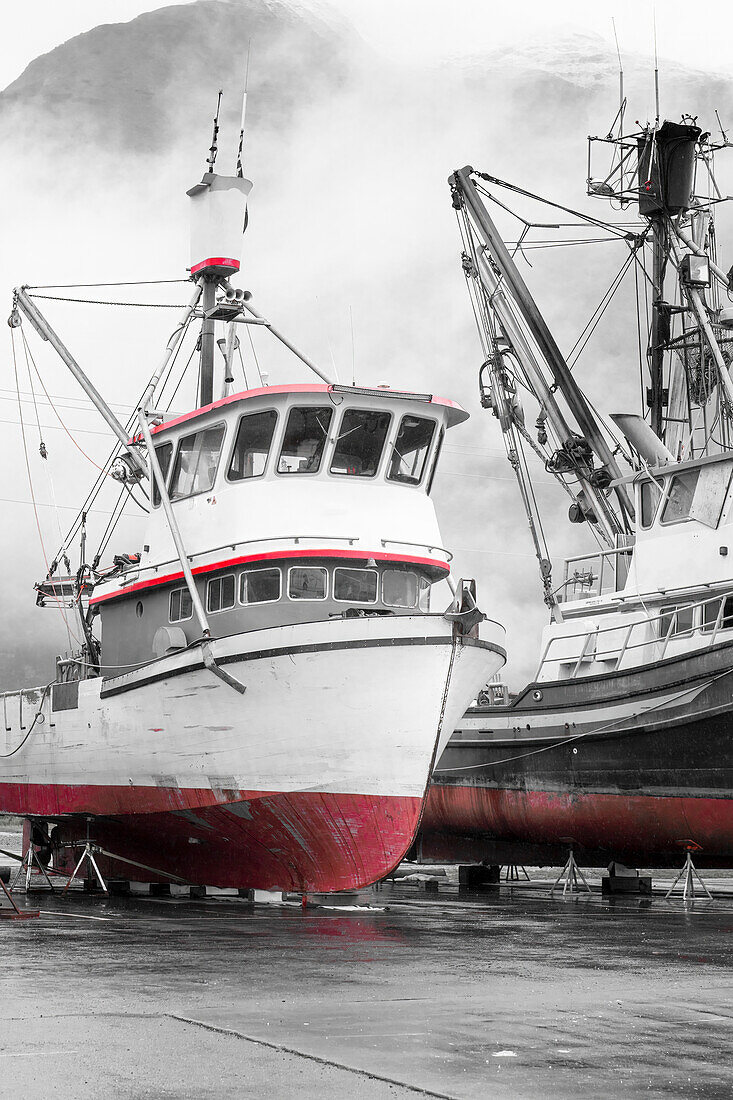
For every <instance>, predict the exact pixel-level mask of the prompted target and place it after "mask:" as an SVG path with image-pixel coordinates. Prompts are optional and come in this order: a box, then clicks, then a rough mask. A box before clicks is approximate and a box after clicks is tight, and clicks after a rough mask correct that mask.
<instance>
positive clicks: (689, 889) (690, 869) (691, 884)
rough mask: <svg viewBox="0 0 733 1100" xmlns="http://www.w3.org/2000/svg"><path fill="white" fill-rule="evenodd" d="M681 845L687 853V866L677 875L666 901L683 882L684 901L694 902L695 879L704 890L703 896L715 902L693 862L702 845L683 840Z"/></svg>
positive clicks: (665, 896)
mask: <svg viewBox="0 0 733 1100" xmlns="http://www.w3.org/2000/svg"><path fill="white" fill-rule="evenodd" d="M680 843H681V844H682V847H683V848H684V850H685V853H686V855H685V865H684V867H683V868H682V870H681V871H680V873H679V874H678V875H677V878H676V879H675V880H674V882H673V883H672V885H671V886H670V888H669V890H668V891H667V893H666V894H665V895H664V900H665V901H667V899H668V898H670V897H671V896H672V893H673V891H674V890H675V888H676V886H677V883H678V882H679V881H680V880H682V901H694V900H695V879H697V881H698V883H699V884H700V887H701V888H702V892H703V895H704V896H705V897H706V898H708V899H709V900H710V901H713V900H714V899H713V895H712V894H711V893H710V891H709V890H708V888H707V886H706V885H705V883H704V882H703V880H702V879H701V878H700V876H699V874H698V873H697V868H696V867H695V864H694V863H693V861H692V853H693V852H699V851H700V845H699V844H696V843H695V841H694V840H683V841H681V842H680Z"/></svg>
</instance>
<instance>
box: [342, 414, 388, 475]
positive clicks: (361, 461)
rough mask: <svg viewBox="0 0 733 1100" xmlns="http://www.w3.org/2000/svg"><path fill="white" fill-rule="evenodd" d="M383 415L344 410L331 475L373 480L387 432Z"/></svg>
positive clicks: (386, 424)
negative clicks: (371, 478) (349, 475)
mask: <svg viewBox="0 0 733 1100" xmlns="http://www.w3.org/2000/svg"><path fill="white" fill-rule="evenodd" d="M390 419H391V418H390V415H389V413H387V412H371V411H369V410H368V409H347V410H346V412H345V413H344V415H343V419H342V420H341V430H340V431H339V434H338V438H337V440H336V448H335V450H334V452H333V459H332V461H331V473H332V474H352V475H354V476H356V477H374V475H375V474H376V472H377V470H378V469H379V460H380V459H381V457H382V449H383V447H384V441H385V439H386V438H387V432H388V430H389V422H390Z"/></svg>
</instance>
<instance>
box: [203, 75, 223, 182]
mask: <svg viewBox="0 0 733 1100" xmlns="http://www.w3.org/2000/svg"><path fill="white" fill-rule="evenodd" d="M222 95H223V90H222V89H221V88H220V89H219V95H218V97H217V100H216V114H215V115H214V132H213V134H212V135H211V148H210V149H209V155H208V157H207V158H206V163H207V164H208V166H209V167H208V169H207V170H208V171H209V172H213V171H214V164H215V163H216V154H217V153H218V151H219V109H220V108H221V97H222Z"/></svg>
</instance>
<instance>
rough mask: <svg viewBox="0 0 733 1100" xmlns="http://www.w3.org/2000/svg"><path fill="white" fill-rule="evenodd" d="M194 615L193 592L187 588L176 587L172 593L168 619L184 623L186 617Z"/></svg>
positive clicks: (172, 621)
mask: <svg viewBox="0 0 733 1100" xmlns="http://www.w3.org/2000/svg"><path fill="white" fill-rule="evenodd" d="M192 615H193V602H192V600H191V593H190V592H189V591H188V589H187V588H174V589H173V591H172V592H171V595H170V604H169V606H168V621H169V622H171V623H182V622H183V621H184V619H190V618H191V616H192Z"/></svg>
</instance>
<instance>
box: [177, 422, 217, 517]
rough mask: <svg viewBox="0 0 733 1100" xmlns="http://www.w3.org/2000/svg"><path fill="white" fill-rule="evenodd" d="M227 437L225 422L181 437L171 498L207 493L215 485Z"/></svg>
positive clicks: (178, 498)
mask: <svg viewBox="0 0 733 1100" xmlns="http://www.w3.org/2000/svg"><path fill="white" fill-rule="evenodd" d="M223 440H224V425H223V424H215V425H214V426H213V427H211V428H202V430H201V431H200V432H193V434H192V435H184V436H183V438H182V439H181V440H179V443H178V451H177V453H176V462H175V466H174V467H173V477H172V479H171V487H170V497H171V500H181V499H182V498H183V497H191V496H194V495H195V494H196V493H206V492H208V490H209V489H211V488H212V487H213V485H214V478H215V477H216V467H217V466H218V464H219V455H220V453H221V445H222V442H223Z"/></svg>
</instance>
